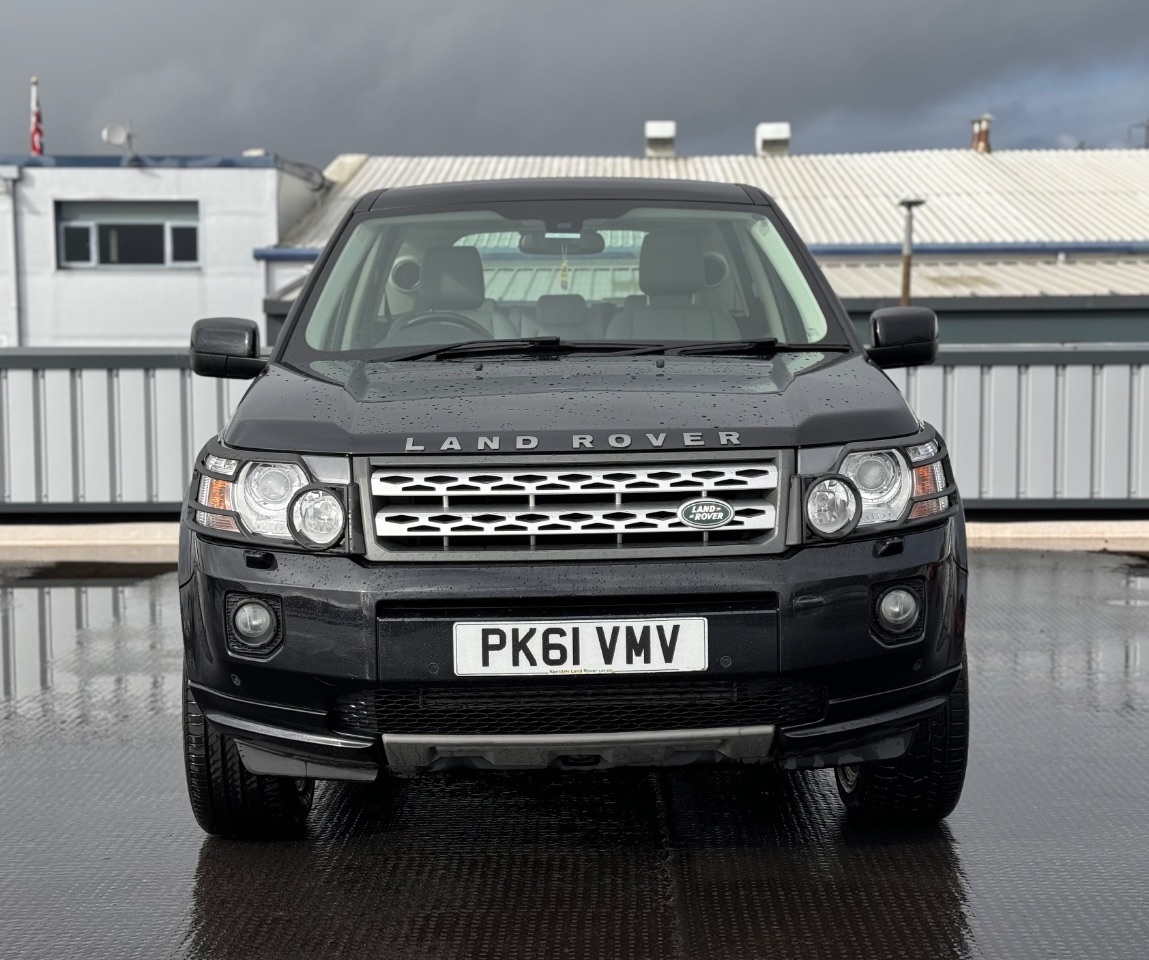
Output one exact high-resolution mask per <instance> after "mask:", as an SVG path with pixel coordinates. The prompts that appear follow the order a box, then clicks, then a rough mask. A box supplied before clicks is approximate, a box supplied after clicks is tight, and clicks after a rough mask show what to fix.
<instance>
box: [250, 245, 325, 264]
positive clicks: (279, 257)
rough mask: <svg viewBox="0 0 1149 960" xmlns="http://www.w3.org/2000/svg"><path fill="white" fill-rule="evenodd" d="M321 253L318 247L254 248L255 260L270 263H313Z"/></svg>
mask: <svg viewBox="0 0 1149 960" xmlns="http://www.w3.org/2000/svg"><path fill="white" fill-rule="evenodd" d="M322 252H323V251H322V250H321V249H320V248H319V247H256V248H255V250H253V251H252V253H253V255H254V256H255V259H256V260H267V261H268V262H270V263H313V262H314V261H316V260H318V259H319V255H320V254H321V253H322Z"/></svg>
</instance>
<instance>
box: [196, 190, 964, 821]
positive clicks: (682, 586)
mask: <svg viewBox="0 0 1149 960" xmlns="http://www.w3.org/2000/svg"><path fill="white" fill-rule="evenodd" d="M872 334H873V344H872V345H871V346H869V347H865V348H863V347H862V346H861V345H860V344H859V343H858V342H857V339H856V336H855V334H854V332H853V329H852V327H851V323H850V320H849V318H848V316H847V315H846V313H845V312H844V310H843V308H842V306H841V304H840V303H839V301H838V300H837V298H836V297H835V296H834V294H833V292H832V291H831V289H830V288H829V286H828V285H827V283H826V281H825V279H824V278H823V276H822V274H821V273H820V272H819V270H818V268H817V266H816V265H815V263H814V261H813V260H812V259H811V257H810V255H809V253H808V252H807V250H806V249H805V247H804V246H803V244H802V242H801V241H800V240H799V239H798V237H797V236H796V235H795V234H794V231H793V229H792V228H791V226H790V224H789V223H788V222H787V220H786V219H785V217H783V215H782V214H781V212H780V211H779V210H778V208H777V206H775V204H774V203H773V202H772V201H771V200H770V199H769V198H768V197H767V196H766V195H765V194H763V193H762V191H760V190H758V189H757V188H754V187H748V186H737V185H732V184H716V183H697V182H681V181H655V180H593V179H585V180H580V179H571V180H523V181H507V182H488V183H466V184H445V185H439V186H427V187H414V188H407V189H396V190H384V191H380V192H376V193H373V194H370V195H368V196H365V197H363V198H362V199H361V200H360V201H359V202H358V203H356V204H355V206H354V208H353V209H352V210H351V211H350V212H349V213H348V214H347V216H346V218H345V219H344V220H343V222H342V225H341V226H340V227H339V229H338V230H337V231H336V233H335V236H334V238H333V239H332V241H331V243H330V244H329V245H328V247H327V249H326V251H325V252H324V253H323V255H322V257H321V258H320V260H319V261H318V263H317V265H316V267H315V269H314V270H313V271H312V273H311V276H310V277H309V279H308V280H307V283H306V285H305V286H304V288H303V290H302V292H301V294H300V296H299V299H298V301H297V302H296V304H295V305H294V307H293V309H292V311H291V314H290V316H289V317H288V320H287V323H286V326H285V329H284V331H283V334H282V336H281V338H280V339H279V341H278V343H277V344H276V345H275V347H274V349H273V350H272V352H271V356H270V359H264V358H262V357H261V355H260V349H259V337H258V328H257V327H256V325H255V324H254V323H251V322H249V321H244V320H235V319H210V320H201V321H200V322H199V323H197V324H196V326H195V329H194V331H193V333H192V343H191V350H192V354H191V358H192V365H193V368H194V369H195V371H196V372H197V373H199V374H201V375H204V376H215V377H239V378H254V382H253V383H252V385H251V387H250V388H249V389H248V391H247V393H246V395H245V396H244V397H243V400H242V401H241V402H240V404H239V407H238V410H237V411H236V413H235V415H234V417H233V418H232V419H231V421H230V423H228V425H227V427H226V429H224V431H223V432H222V433H221V434H220V436H219V437H218V438H216V439H214V440H212V441H211V442H210V443H208V444H207V446H205V447H204V449H203V451H202V452H201V453H200V455H199V457H198V459H197V461H196V466H195V474H194V476H193V477H192V480H191V485H190V488H189V491H188V497H187V502H186V505H185V510H184V514H183V526H182V534H181V541H180V573H179V583H180V596H181V608H182V615H183V628H184V636H185V640H186V661H185V663H186V691H185V713H184V744H185V750H186V760H187V777H188V789H189V792H190V795H191V802H192V807H193V808H194V811H195V815H196V817H197V819H198V820H199V822H200V824H201V825H202V826H203V828H204V829H205V830H207V831H208V832H209V833H215V834H224V835H229V836H274V835H287V834H290V833H292V832H295V831H298V829H299V828H300V827H301V825H302V824H303V821H304V819H305V818H306V816H307V814H308V811H309V809H310V807H311V803H312V792H313V783H314V780H316V779H332V780H338V779H342V780H363V781H370V780H375V779H376V778H377V777H379V776H380V775H382V774H383V773H384V772H393V773H401V774H412V773H435V772H449V771H453V770H457V769H460V768H480V769H496V770H501V769H509V768H562V769H577V770H601V769H604V768H607V767H612V766H617V765H647V766H652V765H678V764H686V763H696V762H724V763H771V764H777V765H779V766H780V767H782V768H784V769H787V770H795V769H802V768H810V767H833V768H836V776H837V783H838V788H839V792H840V794H841V797H842V800H843V801H844V802H845V804H846V806H847V807H848V808H849V809H850V810H851V811H853V812H856V813H857V814H859V815H862V816H868V817H874V818H891V817H893V818H899V819H918V820H923V819H924V820H929V819H937V818H941V817H944V816H946V815H947V814H948V813H949V812H950V811H951V810H952V809H953V808H954V806H955V804H956V803H957V801H958V797H959V795H960V793H961V789H962V783H963V779H964V774H965V765H966V752H967V748H966V741H967V737H966V731H967V705H968V695H967V688H966V670H965V655H964V626H965V606H966V569H967V561H966V545H965V534H964V523H963V517H962V513H961V506H960V502H959V499H958V493H957V490H956V489H955V487H954V483H953V474H952V472H951V470H950V466H949V463H948V461H947V458H946V450H945V445H944V443H943V442H942V438H941V437H940V436H939V435H938V433H937V431H935V430H934V428H933V427H931V426H929V425H928V424H925V423H922V422H920V421H919V420H918V419H917V417H915V416H914V414H913V412H912V411H911V410H910V409H909V407H908V406H907V405H906V403H905V401H904V400H903V399H902V397H901V395H900V394H899V393H898V391H897V390H896V389H895V387H894V385H893V383H892V382H891V381H890V380H889V378H888V377H887V376H886V375H885V374H884V373H883V372H882V370H881V368H882V367H895V366H910V365H917V364H922V363H929V362H930V361H931V360H933V359H934V357H935V356H936V352H937V320H936V317H935V316H934V315H933V314H932V313H930V312H929V311H927V310H922V309H916V308H910V307H906V308H892V309H887V310H881V311H879V312H877V313H875V314H874V317H873V321H872Z"/></svg>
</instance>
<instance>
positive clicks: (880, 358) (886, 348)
mask: <svg viewBox="0 0 1149 960" xmlns="http://www.w3.org/2000/svg"><path fill="white" fill-rule="evenodd" d="M870 339H871V340H872V341H873V343H872V345H871V346H869V347H867V348H866V353H868V354H869V355H870V359H871V360H873V361H874V363H876V364H877V365H878V366H879V367H887V368H888V367H918V366H924V365H925V364H928V363H933V362H934V361H935V360H936V359H937V356H938V315H937V314H936V313H934V312H933V311H932V310H928V309H926V308H925V307H886V308H885V309H883V310H875V311H874V313H873V315H872V316H871V317H870Z"/></svg>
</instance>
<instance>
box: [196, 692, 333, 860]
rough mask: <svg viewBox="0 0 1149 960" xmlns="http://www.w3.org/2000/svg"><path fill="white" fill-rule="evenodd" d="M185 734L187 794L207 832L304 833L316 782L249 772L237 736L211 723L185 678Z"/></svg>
mask: <svg viewBox="0 0 1149 960" xmlns="http://www.w3.org/2000/svg"><path fill="white" fill-rule="evenodd" d="M183 734H184V768H185V770H186V772H187V784H188V798H189V799H190V800H191V806H192V812H193V813H194V814H195V818H196V821H197V822H198V823H199V825H200V826H201V827H203V829H204V830H205V831H206V832H207V833H210V834H212V835H213V836H219V837H231V838H234V839H238V840H277V839H283V838H287V837H295V836H299V835H300V834H301V833H302V832H303V825H304V823H305V821H306V820H307V815H308V813H310V812H311V802H312V798H313V796H314V793H315V782H314V781H313V780H296V779H292V778H291V777H265V776H260V775H259V774H254V773H249V772H248V770H247V768H246V767H245V766H244V765H243V760H242V759H240V756H239V750H238V749H237V748H236V745H235V741H234V740H232V738H231V737H229V736H227V735H226V734H223V733H220V732H219V731H218V730H216V729H215V728H214V727H213V726H212V725H211V723H210V722H209V721H208V719H207V718H206V717H205V716H204V715H203V713H202V712H201V711H200V708H199V705H198V704H197V703H196V702H195V697H194V696H192V692H191V688H190V687H189V686H188V685H187V682H186V680H185V682H184V703H183Z"/></svg>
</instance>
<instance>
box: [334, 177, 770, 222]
mask: <svg viewBox="0 0 1149 960" xmlns="http://www.w3.org/2000/svg"><path fill="white" fill-rule="evenodd" d="M513 200H652V201H660V200H661V201H667V200H669V201H674V200H680V201H693V202H702V203H736V204H742V205H746V204H758V205H765V204H768V203H769V201H768V199H767V197H766V195H765V194H764V193H763V192H762V191H761V190H759V189H757V188H756V187H747V186H742V185H741V184H736V183H711V182H709V181H705V180H664V179H658V178H646V177H564V178H541V177H539V178H523V179H519V180H468V181H462V182H459V183H434V184H426V185H424V186H418V187H396V188H393V189H389V190H376V191H375V192H374V193H369V194H367V195H366V196H364V197H362V198H361V199H360V200H359V202H358V203H357V204H356V205H355V210H356V212H359V213H363V212H366V211H368V210H370V211H376V210H389V209H392V208H396V207H416V206H418V207H422V206H454V205H456V204H459V205H462V204H472V203H486V202H500V201H513Z"/></svg>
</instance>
